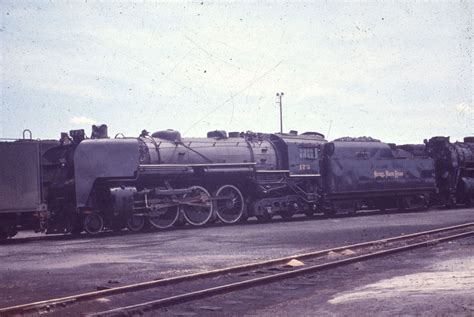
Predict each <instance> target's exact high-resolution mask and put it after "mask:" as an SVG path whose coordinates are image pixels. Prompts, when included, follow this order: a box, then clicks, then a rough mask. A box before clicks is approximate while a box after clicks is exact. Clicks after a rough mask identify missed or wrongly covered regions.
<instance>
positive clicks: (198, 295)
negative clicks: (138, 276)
mask: <svg viewBox="0 0 474 317" xmlns="http://www.w3.org/2000/svg"><path fill="white" fill-rule="evenodd" d="M470 235H474V231H469V232H464V233H460V234H456V235H451V236H448V237H443V238H437V239H432V240H427V241H423V242H419V243H415V244H410V245H406V246H401V247H396V248H392V249H387V250H382V251H376V252H372V253H368V254H364V255H359V256H354V257H350V258H347V259H342V260H337V261H332V262H327V263H323V264H318V265H313V266H308V267H306V268H301V269H296V270H293V271H289V272H283V273H276V274H273V275H269V276H264V277H259V278H254V279H250V280H245V281H241V282H236V283H231V284H226V285H221V286H216V287H212V288H207V289H203V290H198V291H194V292H190V293H185V294H181V295H176V296H171V297H167V298H162V299H158V300H153V301H149V302H145V303H140V304H135V305H130V306H124V307H119V308H115V309H111V310H107V311H102V312H98V313H91V314H85V315H84V316H87V317H103V316H131V315H133V314H134V313H137V314H142V313H143V312H145V311H150V310H154V309H158V308H163V307H168V306H172V305H177V304H182V303H185V302H189V301H193V300H198V299H202V298H207V297H211V296H215V295H219V294H224V293H229V292H233V291H238V290H243V289H247V288H251V287H255V286H260V285H264V284H268V283H272V282H277V281H282V280H285V279H288V278H293V277H296V276H299V275H304V274H307V273H314V272H317V271H322V270H327V269H331V268H336V267H339V266H343V265H347V264H352V263H355V262H359V261H361V260H368V259H372V258H376V257H382V256H386V255H390V254H394V253H398V252H403V251H407V250H411V249H415V248H420V247H424V246H428V245H433V244H435V243H439V242H444V241H449V240H454V239H459V238H464V237H467V236H470Z"/></svg>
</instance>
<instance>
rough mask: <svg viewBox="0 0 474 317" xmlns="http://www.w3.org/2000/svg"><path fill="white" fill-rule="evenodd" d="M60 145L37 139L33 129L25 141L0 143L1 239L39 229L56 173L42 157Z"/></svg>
mask: <svg viewBox="0 0 474 317" xmlns="http://www.w3.org/2000/svg"><path fill="white" fill-rule="evenodd" d="M28 133H29V137H27V136H28ZM57 145H59V142H58V141H55V140H44V141H39V140H33V139H32V138H31V132H30V131H29V130H25V131H24V133H23V139H19V140H7V139H3V140H1V141H0V153H1V155H0V239H5V238H8V237H13V236H15V235H16V234H17V232H18V230H26V229H35V228H37V226H38V224H39V222H40V219H39V218H38V215H39V213H40V212H43V211H46V210H47V204H46V201H45V199H44V197H45V195H47V193H46V192H47V188H48V187H49V184H50V181H51V171H52V170H54V167H52V166H51V165H50V164H48V162H47V160H45V159H44V158H43V157H42V155H43V154H44V153H45V152H46V151H47V150H48V149H50V148H52V147H55V146H57ZM53 172H54V171H53Z"/></svg>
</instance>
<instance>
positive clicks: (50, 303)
mask: <svg viewBox="0 0 474 317" xmlns="http://www.w3.org/2000/svg"><path fill="white" fill-rule="evenodd" d="M471 226H474V223H473V222H470V223H465V224H461V225H454V226H449V227H444V228H438V229H433V230H428V231H423V232H417V233H413V234H409V235H403V236H397V237H392V238H387V239H380V240H374V241H369V242H362V243H357V244H352V245H346V246H341V247H336V248H332V249H325V250H320V251H314V252H308V253H303V254H299V255H293V256H288V257H283V258H278V259H273V260H268V261H261V262H256V263H250V264H244V265H238V266H233V267H228V268H222V269H217V270H212V271H206V272H200V273H194V274H188V275H182V276H176V277H170V278H165V279H161V280H153V281H147V282H141V283H136V284H130V285H126V286H120V287H115V288H111V289H105V290H100V291H93V292H87V293H82V294H76V295H72V296H65V297H61V298H54V299H49V300H44V301H38V302H33V303H27V304H22V305H16V306H11V307H5V308H0V316H9V315H13V314H24V313H28V312H32V311H35V310H42V309H47V310H49V309H52V308H54V307H59V306H61V307H65V306H67V305H68V304H72V303H78V302H82V301H89V300H93V299H97V298H103V297H107V296H111V295H119V294H125V293H129V292H136V291H141V290H146V289H151V288H155V287H161V286H167V285H174V284H178V283H181V282H187V281H193V280H198V279H204V278H208V277H214V276H219V275H224V274H228V273H238V272H242V271H248V270H253V269H259V268H262V267H266V266H274V265H280V264H286V263H287V262H288V261H291V260H293V259H298V260H305V259H309V258H315V257H318V256H323V255H327V254H328V253H330V252H341V251H344V250H347V249H358V248H365V247H370V246H377V245H382V244H387V243H391V242H397V241H401V240H407V239H411V238H417V237H422V236H425V235H432V234H440V233H444V232H449V231H452V230H461V229H466V228H468V227H471ZM472 233H474V231H471V232H469V234H472ZM436 241H441V240H439V239H438V240H436ZM423 245H424V244H423ZM351 259H352V258H351ZM306 269H307V268H306Z"/></svg>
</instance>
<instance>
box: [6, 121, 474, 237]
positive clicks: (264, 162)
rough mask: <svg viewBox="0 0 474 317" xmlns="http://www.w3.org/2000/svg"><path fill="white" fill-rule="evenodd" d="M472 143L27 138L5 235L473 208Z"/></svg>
mask: <svg viewBox="0 0 474 317" xmlns="http://www.w3.org/2000/svg"><path fill="white" fill-rule="evenodd" d="M442 140H444V141H443V142H441V141H442ZM472 141H473V140H472V138H467V139H466V140H465V142H464V143H455V144H454V145H453V144H451V143H450V142H449V139H441V138H439V137H438V138H433V139H430V141H429V142H427V143H426V147H425V146H424V145H405V146H396V145H394V144H387V143H383V142H380V141H378V140H374V139H368V138H355V139H354V138H343V139H337V140H334V141H332V142H327V140H325V138H324V135H322V134H320V133H317V132H305V133H302V134H298V133H297V132H296V131H290V133H287V134H283V133H275V134H265V133H253V132H246V133H238V132H231V133H229V134H227V133H226V132H225V131H219V130H216V131H211V132H209V133H208V134H207V138H183V137H181V135H180V133H179V132H177V131H174V130H165V131H158V132H155V133H153V134H151V135H150V134H149V133H148V132H147V131H146V130H143V131H142V133H141V134H140V136H139V137H133V138H131V137H124V136H123V135H122V136H121V135H117V136H116V137H115V138H109V137H108V135H107V126H105V125H102V126H99V127H97V126H93V132H92V135H91V138H90V139H88V138H86V136H85V132H84V130H73V131H70V132H69V134H68V133H62V134H61V139H60V141H56V140H45V141H39V140H31V139H26V138H25V137H24V138H23V139H21V140H15V141H5V142H0V151H1V153H2V156H1V157H0V176H1V181H0V238H8V237H12V236H14V235H15V234H16V232H17V231H18V230H25V229H33V230H36V231H41V232H46V233H66V232H71V233H80V232H82V231H86V232H87V233H89V234H97V233H99V232H101V231H103V230H121V229H123V228H125V227H127V228H128V229H129V230H131V231H139V230H142V229H143V228H145V227H148V226H151V227H154V228H158V229H166V228H170V227H172V226H178V225H184V224H185V223H188V224H190V225H193V226H201V225H204V224H206V223H210V222H214V221H221V222H223V223H235V222H238V221H243V220H246V219H247V218H248V217H256V218H258V219H259V220H260V221H268V220H270V219H271V218H272V217H273V216H275V215H278V216H280V217H282V218H290V217H292V216H293V215H295V214H298V213H304V214H306V215H307V216H312V215H313V214H314V213H321V212H324V213H326V214H328V215H334V214H336V213H353V212H355V211H357V210H359V209H364V208H366V209H371V208H377V209H386V208H393V207H397V208H402V209H403V208H413V207H420V208H424V207H427V206H429V205H430V204H432V203H433V202H434V201H436V200H437V199H438V200H439V201H441V200H442V199H440V198H438V196H441V197H445V196H446V197H447V198H448V199H447V200H446V201H449V202H451V203H456V202H464V203H468V202H470V201H471V200H472V198H473V188H474V187H473V184H474V175H473V174H472V164H473V162H474V143H473V142H472ZM453 148H454V151H455V153H462V154H461V155H459V154H458V155H457V156H454V155H453V154H452V153H453ZM448 153H450V154H449V155H448ZM455 159H456V160H457V161H456V162H454V160H455ZM446 175H447V176H446ZM452 197H454V198H452Z"/></svg>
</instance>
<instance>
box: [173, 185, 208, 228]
mask: <svg viewBox="0 0 474 317" xmlns="http://www.w3.org/2000/svg"><path fill="white" fill-rule="evenodd" d="M190 189H191V193H189V194H184V195H183V203H182V204H181V207H180V209H181V211H182V213H183V215H184V218H185V219H186V221H187V222H188V223H190V224H191V225H193V226H202V225H204V224H206V223H207V222H208V221H209V220H210V219H211V218H212V215H213V210H214V208H213V204H212V201H211V195H210V194H209V192H208V191H207V189H205V188H204V187H201V186H193V187H191V188H190Z"/></svg>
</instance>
